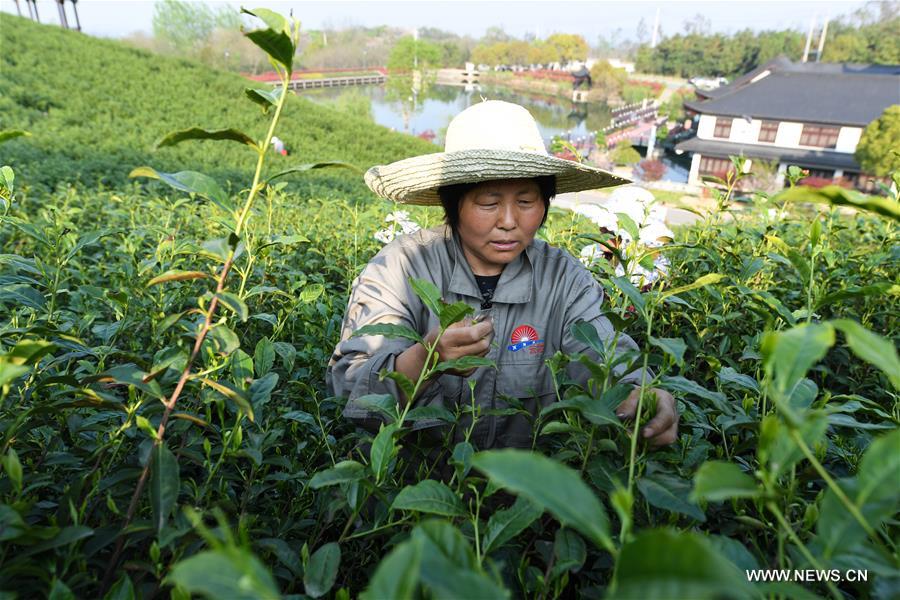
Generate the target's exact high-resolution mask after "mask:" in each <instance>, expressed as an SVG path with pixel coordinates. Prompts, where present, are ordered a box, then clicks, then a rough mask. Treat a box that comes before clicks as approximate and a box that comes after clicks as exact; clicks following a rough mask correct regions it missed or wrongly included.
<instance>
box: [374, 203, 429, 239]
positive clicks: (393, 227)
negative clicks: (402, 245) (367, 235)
mask: <svg viewBox="0 0 900 600" xmlns="http://www.w3.org/2000/svg"><path fill="white" fill-rule="evenodd" d="M384 222H385V223H386V224H387V226H386V227H385V228H384V229H382V230H380V231H377V232H376V233H375V239H376V240H378V241H379V242H381V243H382V244H387V243H389V242H392V241H393V240H394V238H396V237H397V236H398V235H401V234H403V235H406V234H410V233H415V232H416V231H419V229H421V227H419V224H418V223H416V222H415V221H412V220H410V218H409V213H408V212H406V211H405V210H396V211H394V212H392V213H390V214H389V215H387V216H386V217H385V218H384Z"/></svg>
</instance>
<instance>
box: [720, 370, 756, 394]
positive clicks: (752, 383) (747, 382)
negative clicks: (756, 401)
mask: <svg viewBox="0 0 900 600" xmlns="http://www.w3.org/2000/svg"><path fill="white" fill-rule="evenodd" d="M718 378H719V381H720V382H721V383H722V384H724V385H733V386H736V387H739V388H742V389H744V390H747V391H748V392H753V393H759V383H758V382H757V381H756V380H755V379H754V378H752V377H750V376H749V375H744V374H742V373H738V372H737V371H735V370H734V369H732V368H731V367H722V368H721V369H720V370H719V374H718Z"/></svg>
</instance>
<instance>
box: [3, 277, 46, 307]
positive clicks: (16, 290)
mask: <svg viewBox="0 0 900 600" xmlns="http://www.w3.org/2000/svg"><path fill="white" fill-rule="evenodd" d="M0 300H2V301H4V302H10V303H11V304H12V305H13V306H14V307H16V306H25V307H28V308H32V309H34V310H41V309H42V308H44V306H45V305H46V304H47V299H46V298H44V295H43V294H42V293H40V292H39V291H37V290H36V289H34V288H33V287H31V286H30V285H28V284H25V283H13V284H10V285H4V286H2V287H0Z"/></svg>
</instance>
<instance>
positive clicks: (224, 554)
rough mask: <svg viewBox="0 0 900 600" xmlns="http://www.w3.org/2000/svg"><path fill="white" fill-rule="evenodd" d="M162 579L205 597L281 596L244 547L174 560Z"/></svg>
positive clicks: (240, 599)
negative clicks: (173, 563) (174, 562)
mask: <svg viewBox="0 0 900 600" xmlns="http://www.w3.org/2000/svg"><path fill="white" fill-rule="evenodd" d="M165 582H166V583H167V584H169V585H177V586H179V587H181V588H184V589H185V590H186V591H187V592H188V593H191V594H200V595H203V596H206V597H207V598H229V599H231V600H263V599H266V600H270V599H273V598H280V597H281V595H280V594H279V592H278V587H277V586H276V585H275V581H274V580H273V579H272V575H271V574H270V573H269V571H268V570H267V569H266V568H265V567H264V566H263V564H262V563H261V562H260V561H259V559H258V558H256V556H254V555H253V553H252V552H250V551H249V550H245V549H243V548H236V547H233V548H228V549H227V550H206V551H203V552H199V553H197V554H195V555H193V556H191V557H189V558H186V559H184V560H181V561H179V562H177V563H176V564H175V565H174V566H173V567H172V570H171V571H170V572H169V575H168V576H167V577H166V579H165Z"/></svg>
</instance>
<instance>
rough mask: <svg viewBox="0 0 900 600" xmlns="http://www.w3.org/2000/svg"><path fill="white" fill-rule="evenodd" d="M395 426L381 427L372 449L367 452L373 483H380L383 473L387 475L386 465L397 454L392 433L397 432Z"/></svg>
mask: <svg viewBox="0 0 900 600" xmlns="http://www.w3.org/2000/svg"><path fill="white" fill-rule="evenodd" d="M397 428H398V427H397V425H396V424H391V425H382V426H381V429H380V431H379V432H378V435H376V436H375V440H374V441H373V442H372V449H371V450H370V452H369V463H370V466H371V468H372V474H373V475H375V483H376V485H377V484H378V483H381V480H382V478H383V477H384V475H385V473H387V468H388V465H390V462H391V459H392V458H394V454H396V453H397V446H396V444H395V443H394V433H396V431H397Z"/></svg>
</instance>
